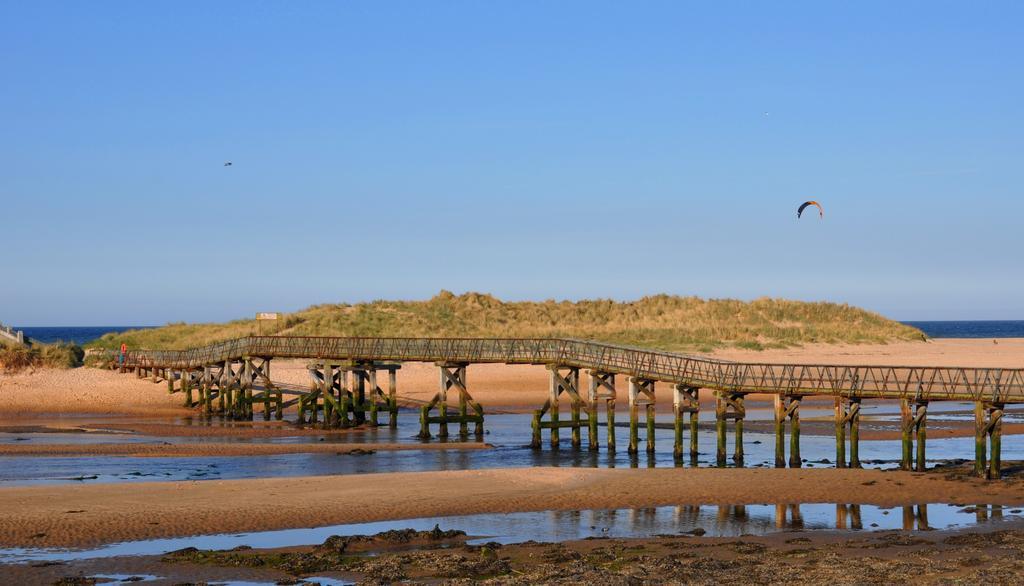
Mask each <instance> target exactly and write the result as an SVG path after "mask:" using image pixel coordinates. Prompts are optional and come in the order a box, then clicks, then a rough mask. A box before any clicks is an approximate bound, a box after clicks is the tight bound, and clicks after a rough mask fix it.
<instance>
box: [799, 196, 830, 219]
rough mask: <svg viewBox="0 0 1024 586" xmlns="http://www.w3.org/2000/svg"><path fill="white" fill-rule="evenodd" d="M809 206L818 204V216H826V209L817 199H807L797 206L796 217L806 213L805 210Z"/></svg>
mask: <svg viewBox="0 0 1024 586" xmlns="http://www.w3.org/2000/svg"><path fill="white" fill-rule="evenodd" d="M807 206H817V207H818V217H820V218H824V217H825V209H824V208H822V207H821V204H820V203H818V202H816V201H813V200H812V201H805V202H804V203H802V204H800V207H799V208H797V210H796V217H798V218H799V217H800V215H801V214H803V213H804V210H805V209H807Z"/></svg>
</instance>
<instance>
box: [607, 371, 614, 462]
mask: <svg viewBox="0 0 1024 586" xmlns="http://www.w3.org/2000/svg"><path fill="white" fill-rule="evenodd" d="M612 384H614V379H613V382H612ZM605 425H606V426H607V428H608V439H607V440H606V441H607V444H608V451H609V452H615V398H614V397H612V398H611V399H608V400H606V401H605Z"/></svg>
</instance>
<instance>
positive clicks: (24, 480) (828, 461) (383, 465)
mask: <svg viewBox="0 0 1024 586" xmlns="http://www.w3.org/2000/svg"><path fill="white" fill-rule="evenodd" d="M871 410H872V409H871V408H866V411H871ZM878 410H881V406H879V407H878ZM748 413H751V414H752V413H753V410H749V411H748ZM713 415H714V414H713V413H712V414H710V416H711V417H713ZM929 416H931V415H929ZM530 417H531V416H530V415H528V414H505V415H492V416H489V417H488V419H487V422H488V423H487V431H488V433H487V435H486V436H485V440H486V441H487V442H488V443H489V444H491V445H492V446H494V447H493V449H489V450H472V451H468V450H415V451H413V450H410V451H385V450H381V451H377V452H376V453H374V454H371V455H364V456H351V455H338V454H334V453H316V454H282V455H275V456H252V457H185V458H138V457H113V456H99V457H0V486H3V485H8V486H9V485H13V484H38V483H47V484H56V483H81V482H86V483H90V482H91V483H98V482H125V481H130V482H138V481H147V480H210V479H212V480H224V479H233V478H254V477H281V476H306V475H325V474H365V473H380V472H418V471H434V470H466V469H485V468H515V467H535V466H546V467H589V468H595V467H600V468H675V467H687V466H693V465H697V466H714V465H715V453H714V450H715V434H714V431H710V430H709V431H702V432H701V433H700V434H699V438H698V439H699V441H698V445H699V447H700V448H702V449H703V451H700V452H699V453H698V459H697V461H696V462H695V463H694V462H690V461H689V459H688V458H684V459H683V460H680V459H677V458H676V457H674V455H673V453H672V452H673V431H672V430H671V429H658V430H656V436H657V441H656V444H655V445H656V448H657V449H656V451H655V452H654V453H653V454H651V453H646V452H644V451H641V452H640V453H638V454H629V453H627V451H626V450H619V451H616V452H613V451H609V450H608V449H607V448H606V447H605V446H604V444H602V446H601V448H600V450H598V451H590V450H586V449H582V450H574V449H572V448H570V447H569V446H568V445H563V446H562V448H561V449H558V450H551V449H549V448H547V447H545V448H544V449H542V450H532V449H530V448H529V447H528V446H527V445H526V440H527V437H528V433H529V428H530ZM416 429H418V421H417V419H416V415H415V414H413V413H409V412H402V413H400V414H399V428H398V429H397V430H391V429H389V428H387V427H382V428H378V429H372V430H361V431H354V432H352V433H350V434H343V435H308V436H296V437H281V438H260V439H257V440H253V439H252V438H222V437H217V438H154V437H145V438H143V437H140V436H130V435H128V436H125V435H124V434H120V435H106V436H103V435H102V434H90V435H88V436H81V438H82V441H90V442H92V441H96V440H97V439H98V438H100V437H103V438H104V439H105V441H106V442H139V441H149V442H156V443H158V442H160V441H170V442H174V443H189V442H200V441H217V442H221V441H231V442H235V441H238V442H252V441H272V442H287V443H306V442H318V443H319V442H323V443H328V444H329V443H336V442H344V443H366V444H368V447H371V449H372V444H373V443H377V442H400V443H406V444H413V445H415V444H419V443H420V440H418V439H416V438H415V437H413V435H414V431H413V430H416ZM617 431H619V432H620V439H621V432H622V430H617ZM604 433H605V430H604V429H602V430H601V431H600V435H601V436H602V438H603V437H604ZM57 435H59V436H61V438H57V437H54V436H57ZM74 435H75V434H53V435H52V436H51V435H46V436H45V437H43V436H42V434H3V433H0V443H3V442H5V441H10V442H14V441H18V440H17V438H18V437H28V438H29V439H28V440H21V441H20V442H19V443H21V444H23V445H28V444H30V443H33V442H40V443H49V442H53V441H59V440H60V439H62V438H63V437H69V439H70V436H74ZM1018 440H1019V436H1007V437H1006V438H1004V441H1003V448H1002V449H1003V454H1002V457H1003V459H1004V460H1018V459H1024V442H1022V441H1018ZM64 441H67V440H64ZM774 441H775V438H774V436H773V435H772V434H766V433H755V432H752V431H750V430H746V431H745V432H744V455H745V462H746V465H747V466H748V467H772V466H774V462H775V453H774V452H775V448H774ZM435 442H436V440H435ZM452 443H455V442H452ZM801 452H802V455H803V456H804V457H805V458H806V462H805V464H804V465H805V466H807V467H832V466H834V463H833V462H832V461H833V460H834V458H835V440H834V438H833V437H831V436H815V435H809V434H805V435H803V436H802V438H801ZM973 456H974V438H973V437H962V438H941V439H930V440H929V441H928V457H929V464H930V465H934V464H935V463H936V462H939V461H947V460H953V459H957V458H965V459H968V458H973ZM860 457H861V461H862V462H863V463H864V466H865V467H867V468H882V469H890V468H896V467H898V466H899V457H900V442H899V441H898V440H894V441H862V442H861V443H860ZM92 476H95V477H96V478H95V479H92ZM79 478H85V479H84V480H78V479H79Z"/></svg>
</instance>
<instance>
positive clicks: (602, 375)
mask: <svg viewBox="0 0 1024 586" xmlns="http://www.w3.org/2000/svg"><path fill="white" fill-rule="evenodd" d="M588 374H589V375H590V385H589V387H588V389H587V402H588V404H589V406H590V407H589V411H588V414H587V424H588V426H587V427H588V429H587V440H588V448H589V449H590V450H591V451H597V449H598V444H599V443H600V439H599V438H598V435H597V426H598V421H597V413H598V411H599V409H598V404H599V403H598V402H599V401H602V400H603V401H604V404H605V426H606V427H607V428H608V429H607V440H606V444H605V445H606V446H607V447H608V451H609V452H614V451H615V396H616V393H615V375H614V374H613V373H610V372H600V371H596V370H591V371H588Z"/></svg>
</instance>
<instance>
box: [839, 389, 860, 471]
mask: <svg viewBox="0 0 1024 586" xmlns="http://www.w3.org/2000/svg"><path fill="white" fill-rule="evenodd" d="M835 405H836V406H835V424H836V468H846V467H847V463H846V431H847V429H849V431H850V463H849V467H850V468H860V454H859V451H858V448H859V446H858V443H859V442H860V399H859V398H856V397H854V398H843V397H836V402H835Z"/></svg>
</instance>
